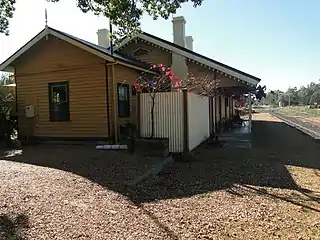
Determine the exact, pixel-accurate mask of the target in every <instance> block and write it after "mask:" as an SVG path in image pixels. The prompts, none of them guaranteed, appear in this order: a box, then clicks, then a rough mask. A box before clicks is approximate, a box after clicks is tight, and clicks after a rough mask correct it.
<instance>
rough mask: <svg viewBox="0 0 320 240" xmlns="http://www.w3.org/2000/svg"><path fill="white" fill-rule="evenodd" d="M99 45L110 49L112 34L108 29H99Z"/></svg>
mask: <svg viewBox="0 0 320 240" xmlns="http://www.w3.org/2000/svg"><path fill="white" fill-rule="evenodd" d="M97 34H98V45H99V46H101V47H104V48H109V47H110V38H109V36H110V32H109V30H108V29H106V28H104V29H99V30H98V32H97Z"/></svg>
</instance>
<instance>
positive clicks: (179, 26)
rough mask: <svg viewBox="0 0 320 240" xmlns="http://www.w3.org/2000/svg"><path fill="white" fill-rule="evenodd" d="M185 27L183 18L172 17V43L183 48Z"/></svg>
mask: <svg viewBox="0 0 320 240" xmlns="http://www.w3.org/2000/svg"><path fill="white" fill-rule="evenodd" d="M185 25H186V20H185V19H184V17H183V16H180V17H174V18H173V19H172V27H173V43H175V44H177V45H179V46H181V47H184V46H185V42H184V38H185Z"/></svg>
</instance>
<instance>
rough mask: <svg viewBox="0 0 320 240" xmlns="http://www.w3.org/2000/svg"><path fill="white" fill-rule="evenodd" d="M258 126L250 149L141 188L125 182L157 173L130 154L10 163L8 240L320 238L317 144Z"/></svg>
mask: <svg viewBox="0 0 320 240" xmlns="http://www.w3.org/2000/svg"><path fill="white" fill-rule="evenodd" d="M255 119H256V121H255V122H254V124H253V130H254V134H253V148H252V149H227V148H213V147H209V146H203V147H202V148H200V149H198V151H197V153H196V154H195V157H194V160H193V161H191V162H188V163H175V164H174V165H173V166H172V167H171V168H170V169H168V170H167V171H166V172H165V173H163V174H162V175H160V176H158V177H157V178H155V179H153V180H149V181H147V182H144V183H142V184H140V185H139V186H138V187H135V188H126V187H124V184H123V183H124V182H125V181H127V180H128V179H131V178H132V177H133V176H134V175H136V174H137V173H139V172H140V171H141V169H142V168H145V167H146V166H147V165H149V164H147V163H148V162H147V161H142V160H141V159H140V160H137V158H136V157H131V156H129V155H122V154H118V153H109V152H108V153H102V154H101V155H100V154H98V153H97V152H96V151H90V150H88V149H84V148H81V147H74V148H71V149H68V150H66V149H63V150H59V149H55V150H53V149H50V148H44V149H43V147H41V148H40V147H37V148H31V149H28V150H26V151H24V152H23V154H22V155H20V156H16V157H11V158H6V160H2V161H0V168H1V171H0V180H1V185H0V239H319V238H320V218H319V215H320V184H319V182H320V170H319V169H320V160H319V157H318V156H319V154H320V152H319V145H316V143H314V142H313V141H311V140H310V139H309V138H308V137H307V136H305V135H303V134H301V133H300V132H298V131H296V130H294V129H292V128H290V127H288V126H286V125H285V124H283V123H281V122H280V121H279V120H277V119H275V118H272V117H270V115H267V114H259V115H256V116H255ZM110 159H114V160H116V161H111V160H110ZM88 160H89V161H88ZM141 161H142V162H143V164H141ZM149 161H152V160H149ZM22 162H25V163H22ZM139 163H140V164H139ZM39 165H41V166H39ZM137 165H142V167H137Z"/></svg>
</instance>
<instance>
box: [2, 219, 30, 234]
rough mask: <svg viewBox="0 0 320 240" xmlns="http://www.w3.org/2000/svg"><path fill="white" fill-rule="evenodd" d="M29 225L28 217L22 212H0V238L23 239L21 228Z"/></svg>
mask: <svg viewBox="0 0 320 240" xmlns="http://www.w3.org/2000/svg"><path fill="white" fill-rule="evenodd" d="M28 225H29V220H28V217H27V216H25V215H23V214H18V215H12V216H9V215H1V214H0V239H13V240H24V239H25V238H24V237H23V229H24V228H27V227H28Z"/></svg>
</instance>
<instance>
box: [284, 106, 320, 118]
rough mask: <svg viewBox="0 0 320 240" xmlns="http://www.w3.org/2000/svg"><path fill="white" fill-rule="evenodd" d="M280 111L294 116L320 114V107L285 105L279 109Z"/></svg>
mask: <svg viewBox="0 0 320 240" xmlns="http://www.w3.org/2000/svg"><path fill="white" fill-rule="evenodd" d="M278 111H279V112H280V113H284V114H288V115H292V116H320V109H319V108H318V109H309V108H308V107H284V108H280V109H279V110H278Z"/></svg>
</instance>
